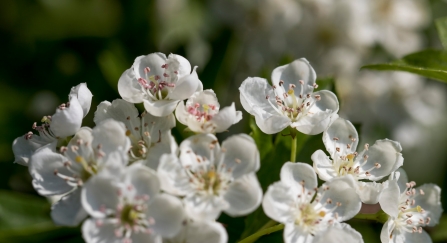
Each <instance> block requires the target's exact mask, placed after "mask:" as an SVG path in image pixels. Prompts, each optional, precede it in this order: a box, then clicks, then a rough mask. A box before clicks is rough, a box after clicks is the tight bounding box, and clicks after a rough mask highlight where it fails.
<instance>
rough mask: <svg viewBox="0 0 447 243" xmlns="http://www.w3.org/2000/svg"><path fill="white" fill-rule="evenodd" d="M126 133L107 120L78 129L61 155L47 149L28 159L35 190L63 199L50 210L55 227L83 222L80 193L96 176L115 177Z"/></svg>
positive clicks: (122, 157)
mask: <svg viewBox="0 0 447 243" xmlns="http://www.w3.org/2000/svg"><path fill="white" fill-rule="evenodd" d="M125 133H126V132H125V129H124V126H123V124H121V123H119V122H116V121H113V120H111V119H110V120H107V121H104V122H103V123H101V124H99V125H98V126H96V127H95V128H94V129H93V130H92V129H90V128H88V127H83V128H81V129H80V130H79V131H78V132H77V133H76V134H75V136H74V137H73V138H72V139H71V140H70V142H69V143H68V145H67V146H66V147H61V149H60V152H61V153H56V152H54V150H53V149H52V148H51V147H50V146H49V145H47V146H45V147H43V148H42V149H40V150H39V151H37V152H36V153H35V154H34V155H33V156H32V157H31V162H30V164H29V167H28V168H29V172H30V174H31V177H32V178H33V181H32V183H33V186H34V189H36V191H37V192H38V193H39V194H40V195H43V196H55V195H60V196H63V197H62V199H61V200H60V201H59V202H57V203H56V204H54V205H53V207H52V211H51V216H52V218H53V221H54V222H55V223H57V224H61V225H72V226H74V225H77V224H79V223H80V222H81V221H82V220H83V219H84V218H85V216H86V213H85V211H84V210H83V208H82V205H81V202H80V200H79V199H80V190H79V189H80V188H81V187H82V185H83V184H84V183H85V182H87V181H88V180H89V179H90V178H91V177H94V176H95V175H96V174H98V173H99V172H101V171H107V172H108V173H111V174H117V173H119V171H120V170H121V169H122V168H123V167H124V166H125V165H126V164H127V156H126V153H127V150H128V149H129V146H130V142H129V140H128V138H127V137H126V134H125Z"/></svg>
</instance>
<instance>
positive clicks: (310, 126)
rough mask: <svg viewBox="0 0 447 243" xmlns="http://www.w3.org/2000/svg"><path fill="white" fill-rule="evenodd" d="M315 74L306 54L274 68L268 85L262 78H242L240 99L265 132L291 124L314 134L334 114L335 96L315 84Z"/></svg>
mask: <svg viewBox="0 0 447 243" xmlns="http://www.w3.org/2000/svg"><path fill="white" fill-rule="evenodd" d="M315 81H316V74H315V71H314V70H313V68H312V66H310V64H309V62H308V61H307V60H306V59H305V58H301V59H298V60H295V61H293V62H292V63H290V64H287V65H284V66H280V67H277V68H275V70H273V72H272V83H273V86H270V85H269V84H268V83H267V80H265V79H263V78H247V79H246V80H244V82H242V84H241V87H240V88H239V91H240V99H241V103H242V106H243V107H244V109H245V110H246V111H247V112H248V113H250V114H252V115H254V116H255V119H256V124H257V125H258V127H259V128H260V129H261V130H262V131H263V132H265V133H267V134H273V133H278V132H280V131H282V130H283V129H284V128H286V127H288V126H291V127H293V128H296V129H297V130H298V131H300V132H302V133H305V134H309V135H314V134H318V133H321V132H323V131H324V130H325V129H326V128H327V127H328V126H329V124H330V123H331V120H333V119H335V118H336V116H337V115H336V114H337V112H338V108H339V107H338V100H337V97H336V96H335V94H334V93H332V92H331V91H327V90H322V91H318V92H315V93H313V90H314V88H316V87H317V84H316V83H315Z"/></svg>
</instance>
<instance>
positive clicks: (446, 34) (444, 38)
mask: <svg viewBox="0 0 447 243" xmlns="http://www.w3.org/2000/svg"><path fill="white" fill-rule="evenodd" d="M435 22H436V28H437V29H438V35H439V39H441V43H442V45H443V46H444V49H445V50H447V17H444V18H439V19H436V21H435Z"/></svg>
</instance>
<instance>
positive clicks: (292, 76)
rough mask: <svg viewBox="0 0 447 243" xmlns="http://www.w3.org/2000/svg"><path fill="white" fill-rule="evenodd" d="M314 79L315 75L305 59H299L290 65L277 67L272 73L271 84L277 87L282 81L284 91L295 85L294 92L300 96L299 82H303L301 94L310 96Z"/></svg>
mask: <svg viewBox="0 0 447 243" xmlns="http://www.w3.org/2000/svg"><path fill="white" fill-rule="evenodd" d="M316 79H317V75H316V73H315V71H314V69H313V68H312V66H311V65H310V64H309V62H308V61H307V60H306V59H305V58H300V59H297V60H295V61H293V62H291V63H290V64H287V65H284V66H279V67H277V68H275V69H274V70H273V72H272V84H274V85H276V86H279V81H280V80H283V81H284V87H285V88H286V89H288V87H289V84H295V85H296V88H295V92H296V93H298V94H300V92H301V89H302V87H301V84H300V82H299V81H300V80H302V81H303V82H304V85H303V88H304V89H303V94H311V93H312V92H313V89H314V87H313V84H314V83H315V80H316ZM279 95H282V94H279Z"/></svg>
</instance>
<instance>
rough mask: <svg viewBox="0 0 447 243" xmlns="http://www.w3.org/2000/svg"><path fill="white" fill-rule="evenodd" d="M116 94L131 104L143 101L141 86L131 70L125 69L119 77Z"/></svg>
mask: <svg viewBox="0 0 447 243" xmlns="http://www.w3.org/2000/svg"><path fill="white" fill-rule="evenodd" d="M118 92H119V94H120V96H121V97H122V98H123V99H124V100H126V101H128V102H131V103H141V102H143V99H144V93H143V91H142V90H141V85H140V84H139V83H138V80H137V79H136V78H135V73H134V71H133V69H132V68H130V69H127V70H126V71H124V73H123V74H122V75H121V77H120V79H119V81H118Z"/></svg>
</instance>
